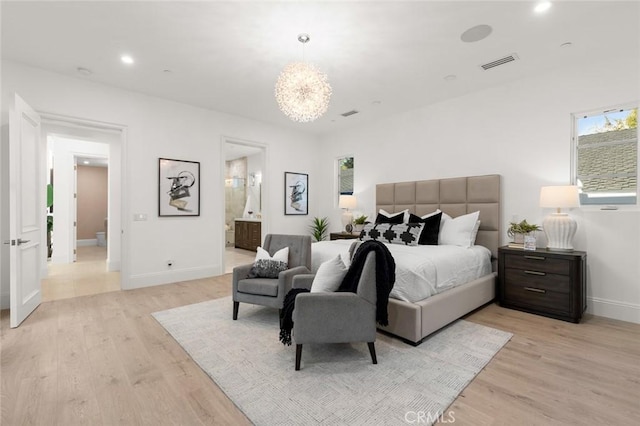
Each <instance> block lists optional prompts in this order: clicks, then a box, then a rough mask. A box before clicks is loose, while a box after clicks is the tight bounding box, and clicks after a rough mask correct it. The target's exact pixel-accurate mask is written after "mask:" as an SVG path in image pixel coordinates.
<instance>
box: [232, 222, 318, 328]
mask: <svg viewBox="0 0 640 426" xmlns="http://www.w3.org/2000/svg"><path fill="white" fill-rule="evenodd" d="M285 247H289V261H288V269H287V270H286V271H282V272H280V273H279V275H278V278H248V275H249V271H250V270H251V267H252V266H253V264H249V265H242V266H237V267H235V268H233V319H234V320H236V319H238V308H239V306H240V302H242V303H252V304H254V305H263V306H269V307H271V308H277V309H282V302H283V301H284V296H286V294H287V292H289V290H291V285H292V281H293V277H294V276H296V275H298V274H309V273H311V236H309V235H279V234H268V235H267V236H266V237H265V239H264V244H263V245H262V248H263V249H265V250H266V251H268V252H269V255H271V256H273V255H274V254H275V253H276V252H277V251H278V250H280V249H282V248H285Z"/></svg>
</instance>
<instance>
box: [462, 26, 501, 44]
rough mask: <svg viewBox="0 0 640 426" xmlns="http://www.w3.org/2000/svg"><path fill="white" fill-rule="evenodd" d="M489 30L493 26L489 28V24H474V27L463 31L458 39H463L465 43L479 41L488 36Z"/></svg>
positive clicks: (491, 29)
mask: <svg viewBox="0 0 640 426" xmlns="http://www.w3.org/2000/svg"><path fill="white" fill-rule="evenodd" d="M491 31H493V28H491V27H490V26H489V25H484V24H482V25H476V26H475V27H471V28H469V29H468V30H467V31H465V32H463V33H462V35H461V36H460V40H462V41H464V42H465V43H473V42H476V41H480V40H483V39H485V38H487V37H489V34H491Z"/></svg>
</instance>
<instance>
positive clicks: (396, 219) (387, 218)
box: [376, 212, 404, 224]
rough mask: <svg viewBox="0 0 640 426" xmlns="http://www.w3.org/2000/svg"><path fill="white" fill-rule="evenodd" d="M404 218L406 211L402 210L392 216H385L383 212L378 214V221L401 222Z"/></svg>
mask: <svg viewBox="0 0 640 426" xmlns="http://www.w3.org/2000/svg"><path fill="white" fill-rule="evenodd" d="M403 219H404V212H400V213H397V214H394V215H392V216H385V215H383V214H382V213H378V216H376V223H393V224H399V223H402V222H403Z"/></svg>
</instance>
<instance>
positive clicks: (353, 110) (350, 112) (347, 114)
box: [340, 109, 360, 117]
mask: <svg viewBox="0 0 640 426" xmlns="http://www.w3.org/2000/svg"><path fill="white" fill-rule="evenodd" d="M359 112H360V111H356V110H355V109H352V110H351V111H347V112H343V113H342V114H340V115H341V116H343V117H349V116H350V115H354V114H357V113H359Z"/></svg>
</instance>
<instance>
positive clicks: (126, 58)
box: [120, 55, 133, 65]
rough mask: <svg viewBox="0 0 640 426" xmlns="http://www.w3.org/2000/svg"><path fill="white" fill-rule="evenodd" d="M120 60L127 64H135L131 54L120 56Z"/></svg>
mask: <svg viewBox="0 0 640 426" xmlns="http://www.w3.org/2000/svg"><path fill="white" fill-rule="evenodd" d="M120 60H121V61H122V63H124V64H127V65H131V64H133V58H132V57H131V56H129V55H122V56H120Z"/></svg>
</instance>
